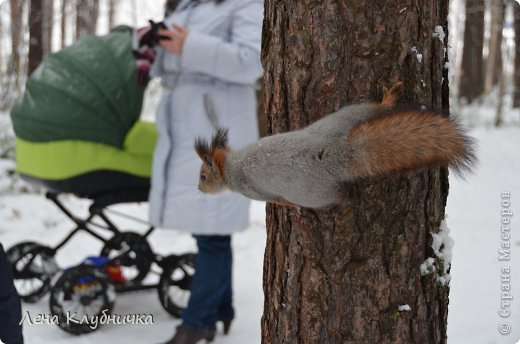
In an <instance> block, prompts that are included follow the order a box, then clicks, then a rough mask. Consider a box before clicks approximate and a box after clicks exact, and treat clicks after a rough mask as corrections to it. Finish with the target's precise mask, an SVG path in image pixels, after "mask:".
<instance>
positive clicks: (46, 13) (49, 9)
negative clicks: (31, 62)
mask: <svg viewBox="0 0 520 344" xmlns="http://www.w3.org/2000/svg"><path fill="white" fill-rule="evenodd" d="M42 13H43V18H42V26H43V35H42V39H43V56H44V57H45V56H47V55H48V54H50V53H51V52H52V34H53V28H54V22H53V21H54V0H43V12H42Z"/></svg>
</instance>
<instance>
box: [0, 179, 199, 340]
mask: <svg viewBox="0 0 520 344" xmlns="http://www.w3.org/2000/svg"><path fill="white" fill-rule="evenodd" d="M60 194H61V193H59V192H47V193H46V194H45V196H46V198H47V199H49V200H50V201H51V202H53V203H54V204H55V205H56V206H57V207H58V208H59V209H60V210H61V211H62V212H63V214H65V215H66V216H67V217H68V218H69V219H70V220H72V221H73V222H74V224H75V228H74V229H73V230H72V231H71V232H70V233H69V234H68V235H67V236H66V237H65V238H64V239H62V240H61V241H60V242H59V243H58V244H57V245H56V246H54V247H49V246H44V245H41V244H38V243H36V242H32V241H27V242H22V243H19V244H17V245H14V246H13V247H11V248H10V249H9V250H7V252H6V254H7V257H8V259H9V260H10V262H11V263H12V265H13V275H14V279H15V285H16V287H17V290H18V293H19V295H20V298H21V299H22V300H23V301H25V302H30V303H31V302H36V301H38V300H40V299H41V298H42V297H43V296H44V295H45V294H46V293H47V292H49V291H50V292H51V296H50V308H51V313H52V314H53V315H57V316H59V317H60V318H64V317H65V312H67V311H68V310H67V308H66V307H65V306H63V305H61V304H60V303H59V302H60V301H58V300H62V299H63V296H61V299H60V298H59V297H58V296H57V295H58V294H59V295H66V296H65V300H69V301H70V300H73V299H74V293H76V292H77V290H79V289H81V293H82V294H81V296H80V298H81V303H82V304H84V303H85V302H87V303H89V302H92V301H93V300H96V299H98V300H99V299H100V298H101V300H104V301H103V302H102V304H103V307H102V308H100V309H99V310H98V311H95V313H96V312H97V313H98V315H99V314H100V312H101V311H103V312H106V311H107V310H111V309H112V306H113V301H114V300H110V298H109V297H108V296H107V295H109V294H110V292H109V290H108V289H109V288H111V289H113V290H114V291H115V292H116V293H126V292H135V291H141V290H150V289H157V291H158V295H159V300H160V303H161V305H162V307H163V308H164V309H165V310H166V311H167V312H168V313H170V314H171V315H173V316H175V317H180V316H181V314H182V310H183V308H184V307H185V306H186V302H187V299H188V298H189V290H190V285H191V279H192V276H193V274H194V260H195V254H192V253H187V254H183V255H175V254H172V255H169V256H166V257H165V256H161V255H158V254H155V253H154V252H153V250H152V248H151V246H150V245H149V243H148V240H147V238H148V237H149V235H150V234H152V233H153V232H154V230H155V227H154V226H151V225H149V224H148V223H147V222H146V221H143V220H141V219H138V218H136V217H134V216H130V215H128V214H124V213H120V212H118V211H115V210H112V209H108V207H109V206H111V205H114V204H120V203H136V202H143V201H146V200H147V198H148V189H134V190H132V189H131V190H126V191H119V192H111V193H104V194H101V195H97V196H95V197H89V198H90V199H92V200H93V203H92V204H91V205H90V206H89V214H88V216H87V217H86V218H80V217H78V216H75V215H74V214H73V213H72V212H71V211H70V210H69V209H68V208H67V207H66V206H65V205H64V203H63V202H62V201H61V200H60V199H59V195H60ZM107 212H108V213H111V214H113V215H116V216H119V217H124V218H127V219H129V220H132V221H134V222H139V223H141V224H143V225H149V228H148V229H147V230H146V232H145V233H144V234H139V233H137V232H131V231H121V230H120V229H119V228H118V226H117V225H116V224H115V223H114V222H112V221H111V220H110V219H109V217H108V216H107V214H106V213H107ZM96 218H99V219H101V220H102V222H103V224H99V223H96V222H94V219H96ZM93 227H94V228H98V229H103V230H108V231H109V232H111V233H112V236H111V237H110V238H108V239H105V238H104V237H103V236H102V235H100V234H98V233H97V232H96V231H95V230H94V228H93ZM81 231H84V232H87V233H88V234H90V235H91V236H93V237H94V238H96V239H98V240H100V241H101V242H102V243H103V248H102V250H101V252H100V254H99V256H102V257H106V258H107V260H106V262H105V263H103V264H102V265H101V266H93V265H88V264H86V263H81V264H79V265H77V266H75V267H72V268H68V269H65V270H63V271H61V269H60V268H59V267H58V265H57V263H56V261H55V258H54V257H55V255H56V253H57V252H58V250H60V249H61V248H62V247H63V246H65V245H66V244H67V243H68V242H69V241H70V240H71V239H72V238H73V237H74V236H75V235H76V234H77V233H78V232H81ZM153 263H155V264H156V265H157V266H158V267H159V268H160V269H161V270H162V272H161V273H160V280H159V282H158V283H143V280H144V279H145V278H146V276H147V275H148V274H149V272H150V271H151V270H152V269H151V267H152V264H153ZM114 266H116V267H117V269H121V268H123V269H128V268H130V269H132V268H133V269H134V271H133V272H134V275H133V276H125V277H127V278H126V279H125V281H124V282H121V281H114V280H111V279H110V274H108V273H107V272H106V269H108V268H113V267H114ZM60 271H61V273H60ZM86 280H88V283H86V282H85V281H86ZM27 281H31V285H30V286H29V288H25V289H24V288H22V287H23V286H24V285H25V284H26V282H27ZM36 281H37V283H36V286H35V285H34V283H35V282H36ZM93 281H94V282H95V283H94V282H93ZM92 283H94V284H92ZM94 285H95V286H96V288H97V289H95V290H94V291H93V292H91V293H90V296H88V297H87V298H85V295H84V293H85V288H86V290H87V291H88V290H89V288H90V287H92V286H94ZM79 286H81V288H78V287H79ZM85 286H86V287H85ZM25 287H27V286H26V285H25ZM172 290H173V291H174V292H175V293H176V294H177V295H176V296H173V295H171V293H172ZM60 293H61V294H60ZM178 294H183V295H181V298H183V300H182V302H179V301H178V300H177V299H179V296H178ZM76 299H78V300H79V298H76ZM85 300H87V301H85ZM78 302H80V301H78ZM58 325H59V326H60V328H62V329H63V330H65V331H67V332H69V333H73V334H82V333H88V332H92V331H94V330H96V329H97V327H96V328H92V327H90V326H88V324H87V325H85V324H74V323H65V322H59V324H58Z"/></svg>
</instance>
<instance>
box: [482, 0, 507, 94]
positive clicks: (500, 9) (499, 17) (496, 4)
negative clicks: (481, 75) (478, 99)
mask: <svg viewBox="0 0 520 344" xmlns="http://www.w3.org/2000/svg"><path fill="white" fill-rule="evenodd" d="M504 15H505V3H504V2H503V0H493V1H492V3H491V30H490V38H489V55H488V59H487V61H486V75H485V82H484V93H485V94H489V93H491V91H492V90H493V86H495V85H496V84H497V83H498V79H499V72H500V71H501V69H502V30H503V28H504Z"/></svg>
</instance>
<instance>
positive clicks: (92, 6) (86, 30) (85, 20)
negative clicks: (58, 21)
mask: <svg viewBox="0 0 520 344" xmlns="http://www.w3.org/2000/svg"><path fill="white" fill-rule="evenodd" d="M98 15H99V0H76V40H78V39H80V38H81V37H84V36H87V35H94V34H95V33H96V28H97V20H98Z"/></svg>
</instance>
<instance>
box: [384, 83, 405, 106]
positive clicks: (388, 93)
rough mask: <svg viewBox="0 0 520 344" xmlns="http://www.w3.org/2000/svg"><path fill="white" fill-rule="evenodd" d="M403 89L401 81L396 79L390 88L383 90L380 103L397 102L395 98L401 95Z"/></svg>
mask: <svg viewBox="0 0 520 344" xmlns="http://www.w3.org/2000/svg"><path fill="white" fill-rule="evenodd" d="M402 90H403V82H402V81H398V82H396V83H395V84H394V86H392V88H391V89H389V90H387V89H385V90H384V95H383V100H382V101H381V105H383V106H392V105H395V104H396V103H397V99H398V98H399V95H401V91H402Z"/></svg>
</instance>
